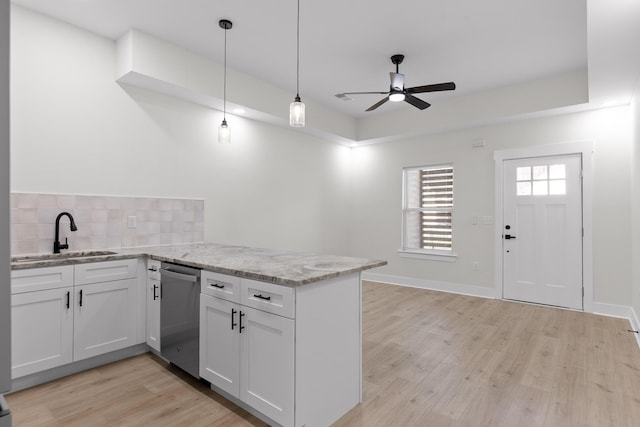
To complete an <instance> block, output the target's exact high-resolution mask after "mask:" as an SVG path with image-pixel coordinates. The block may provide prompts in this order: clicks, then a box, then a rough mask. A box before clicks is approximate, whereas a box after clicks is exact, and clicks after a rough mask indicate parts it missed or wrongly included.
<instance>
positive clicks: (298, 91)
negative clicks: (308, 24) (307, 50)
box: [296, 0, 300, 101]
mask: <svg viewBox="0 0 640 427" xmlns="http://www.w3.org/2000/svg"><path fill="white" fill-rule="evenodd" d="M296 41H297V45H296V98H297V99H298V101H299V98H300V0H298V26H297V29H296Z"/></svg>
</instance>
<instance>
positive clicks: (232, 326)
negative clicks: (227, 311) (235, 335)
mask: <svg viewBox="0 0 640 427" xmlns="http://www.w3.org/2000/svg"><path fill="white" fill-rule="evenodd" d="M237 312H238V310H236V309H235V308H232V309H231V330H232V331H233V328H234V327H235V326H238V324H237V323H236V322H234V320H235V317H236V313H237Z"/></svg>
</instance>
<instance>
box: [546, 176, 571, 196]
mask: <svg viewBox="0 0 640 427" xmlns="http://www.w3.org/2000/svg"><path fill="white" fill-rule="evenodd" d="M549 194H552V195H554V196H558V195H560V196H561V195H564V194H567V182H566V181H565V180H564V179H555V180H551V181H549Z"/></svg>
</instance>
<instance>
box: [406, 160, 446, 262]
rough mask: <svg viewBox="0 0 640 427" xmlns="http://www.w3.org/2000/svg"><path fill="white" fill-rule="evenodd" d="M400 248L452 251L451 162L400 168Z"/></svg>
mask: <svg viewBox="0 0 640 427" xmlns="http://www.w3.org/2000/svg"><path fill="white" fill-rule="evenodd" d="M404 194H405V197H404V206H403V216H404V222H403V228H404V236H403V237H404V238H403V249H404V250H420V251H437V252H442V251H449V252H450V251H451V250H452V234H453V233H452V231H453V230H452V223H453V221H452V219H453V165H437V166H424V167H420V168H410V169H405V170H404Z"/></svg>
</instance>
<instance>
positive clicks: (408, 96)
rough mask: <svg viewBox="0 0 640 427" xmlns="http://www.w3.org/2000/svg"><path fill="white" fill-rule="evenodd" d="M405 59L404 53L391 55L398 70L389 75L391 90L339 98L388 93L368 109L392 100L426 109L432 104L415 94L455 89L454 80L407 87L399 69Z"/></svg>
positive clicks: (345, 94)
mask: <svg viewBox="0 0 640 427" xmlns="http://www.w3.org/2000/svg"><path fill="white" fill-rule="evenodd" d="M403 60H404V55H393V56H392V57H391V62H392V63H393V64H395V66H396V72H395V73H389V76H390V77H391V87H390V88H389V92H344V93H339V94H337V95H336V96H337V97H338V98H344V97H346V96H348V95H369V94H380V95H387V96H386V97H385V98H382V99H381V100H380V101H378V102H376V103H375V104H373V105H372V106H371V107H369V108H367V110H366V111H373V110H375V109H376V108H378V107H379V106H381V105H382V104H384V103H385V102H387V101H392V102H398V101H405V102H408V103H409V104H411V105H413V106H414V107H416V108H419V109H421V110H424V109H425V108H428V107H430V106H431V104H429V103H428V102H425V101H423V100H422V99H420V98H416V97H415V96H413V94H415V93H426V92H440V91H445V90H455V88H456V84H455V83H454V82H447V83H437V84H432V85H425V86H415V87H408V88H405V87H404V74H400V72H399V71H398V69H399V66H400V64H402V61H403Z"/></svg>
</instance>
